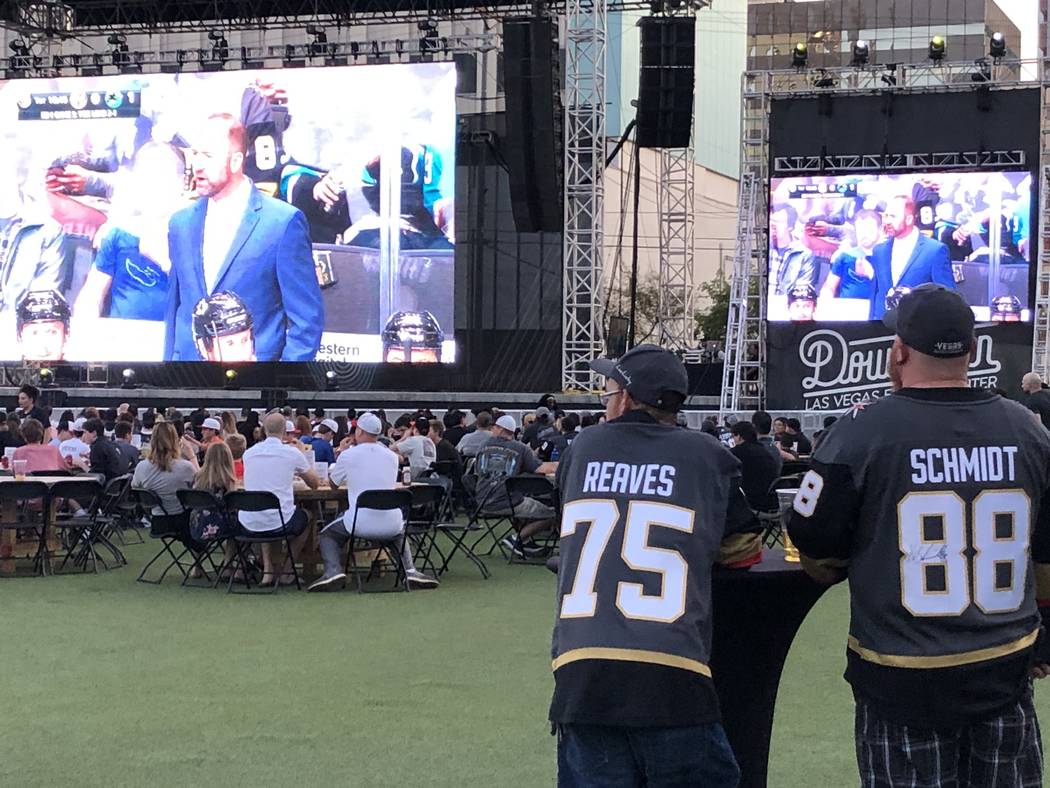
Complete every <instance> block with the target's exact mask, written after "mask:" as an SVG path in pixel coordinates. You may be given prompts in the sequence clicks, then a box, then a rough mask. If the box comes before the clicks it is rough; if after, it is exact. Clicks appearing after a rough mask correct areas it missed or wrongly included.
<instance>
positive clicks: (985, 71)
mask: <svg viewBox="0 0 1050 788" xmlns="http://www.w3.org/2000/svg"><path fill="white" fill-rule="evenodd" d="M973 64H974V65H975V66H977V70H976V71H974V72H973V73H972V74H970V80H971V81H973V82H991V81H992V64H991V63H989V62H988V58H986V57H979V58H977V60H975V61H973Z"/></svg>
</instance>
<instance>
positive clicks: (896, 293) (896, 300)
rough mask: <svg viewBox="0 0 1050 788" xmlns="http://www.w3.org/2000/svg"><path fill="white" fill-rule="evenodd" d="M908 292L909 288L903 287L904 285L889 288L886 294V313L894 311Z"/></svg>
mask: <svg viewBox="0 0 1050 788" xmlns="http://www.w3.org/2000/svg"><path fill="white" fill-rule="evenodd" d="M910 292H911V288H910V287H905V286H904V285H901V286H900V287H891V288H890V289H889V292H888V293H886V309H887V311H888V310H890V309H896V308H897V307H898V306H899V305H900V302H901V299H902V298H904V296H906V295H908V293H910Z"/></svg>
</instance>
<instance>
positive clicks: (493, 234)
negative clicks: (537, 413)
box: [58, 113, 562, 392]
mask: <svg viewBox="0 0 1050 788" xmlns="http://www.w3.org/2000/svg"><path fill="white" fill-rule="evenodd" d="M504 129H505V120H504V115H503V113H498V114H488V115H466V116H462V117H461V118H460V130H459V143H458V146H457V150H456V157H457V158H456V241H457V243H456V307H455V312H456V317H455V320H456V332H455V333H456V340H457V342H458V345H459V353H458V358H459V360H458V361H457V362H456V363H455V364H451V365H433V366H424V365H412V366H402V365H397V364H393V365H383V364H320V363H283V364H277V363H259V364H250V365H244V366H241V367H239V368H238V373H239V374H238V377H237V385H238V386H241V387H243V388H246V389H248V388H251V389H258V388H281V389H312V388H316V389H323V388H324V387H325V372H326V371H328V370H330V369H332V370H335V371H336V373H337V374H338V376H339V388H340V389H342V390H361V391H368V390H383V391H463V392H469V391H487V392H501V391H508V392H513V391H556V390H559V389H560V388H561V319H562V308H561V304H562V275H561V268H562V265H561V262H562V237H561V234H560V233H518V232H517V231H516V229H515V227H514V220H513V214H512V210H511V200H510V187H509V178H508V175H507V172H506V168H505V166H504V155H503V152H502V145H503V143H502V140H503V137H504ZM488 132H491V133H492V140H491V141H486V139H485V138H486V136H488V135H487V133H488ZM125 366H127V365H121V364H112V365H110V367H111V371H110V380H111V381H113V380H116V381H119V380H120V371H121V369H123V368H124V367H125ZM132 366H134V368H135V371H136V374H137V380H138V382H139V383H141V384H145V385H150V386H156V387H167V388H208V387H221V386H222V385H223V383H224V382H225V379H224V377H223V369H224V368H223V367H221V366H220V365H216V364H209V363H205V362H200V363H168V364H134V365H132ZM58 371H59V375H60V379H62V378H68V377H69V375H70V373H71V372H73V371H74V370H71V369H67V370H61V369H59V370H58ZM77 372H79V370H77ZM63 373H64V374H63Z"/></svg>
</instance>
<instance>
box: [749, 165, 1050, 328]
mask: <svg viewBox="0 0 1050 788" xmlns="http://www.w3.org/2000/svg"><path fill="white" fill-rule="evenodd" d="M1031 208H1032V178H1031V175H1030V173H1028V172H939V173H938V172H932V173H921V174H920V173H910V174H869V173H865V174H859V175H841V176H834V177H824V176H819V177H818V176H814V177H801V178H774V179H773V181H772V182H771V184H770V207H769V291H768V305H769V309H768V315H769V319H770V320H777V321H793V322H805V321H812V320H817V321H864V320H879V319H881V318H882V315H883V314H884V313H885V312H886V310H887V309H888V308H891V307H892V306H894V304H895V303H896V302H897V301H898V300H899V299H900V297H901V296H903V295H904V294H905V293H907V292H909V291H910V290H911V289H912V288H914V287H918V286H919V285H922V284H925V283H927V282H935V283H938V284H942V285H944V286H945V287H949V288H952V289H954V290H956V291H958V292H959V293H960V294H961V295H962V296H963V297H964V298H965V299H966V301H967V303H968V304H969V305H970V307H971V308H972V309H973V312H974V316H975V318H976V319H977V320H980V321H1004V322H1017V321H1027V320H1030V318H1031V304H1030V303H1029V297H1030V288H1029V262H1030V260H1031V255H1032V250H1031V243H1030V237H1029V236H1030V232H1031V231H1030V228H1031V221H1030V217H1031Z"/></svg>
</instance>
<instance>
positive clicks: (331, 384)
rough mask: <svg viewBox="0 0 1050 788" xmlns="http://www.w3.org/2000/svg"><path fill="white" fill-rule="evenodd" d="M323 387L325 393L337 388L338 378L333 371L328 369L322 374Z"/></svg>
mask: <svg viewBox="0 0 1050 788" xmlns="http://www.w3.org/2000/svg"><path fill="white" fill-rule="evenodd" d="M324 387H325V391H335V390H336V389H337V388H339V376H338V375H337V374H335V371H334V370H331V369H330V370H328V371H327V372H325V373H324Z"/></svg>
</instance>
